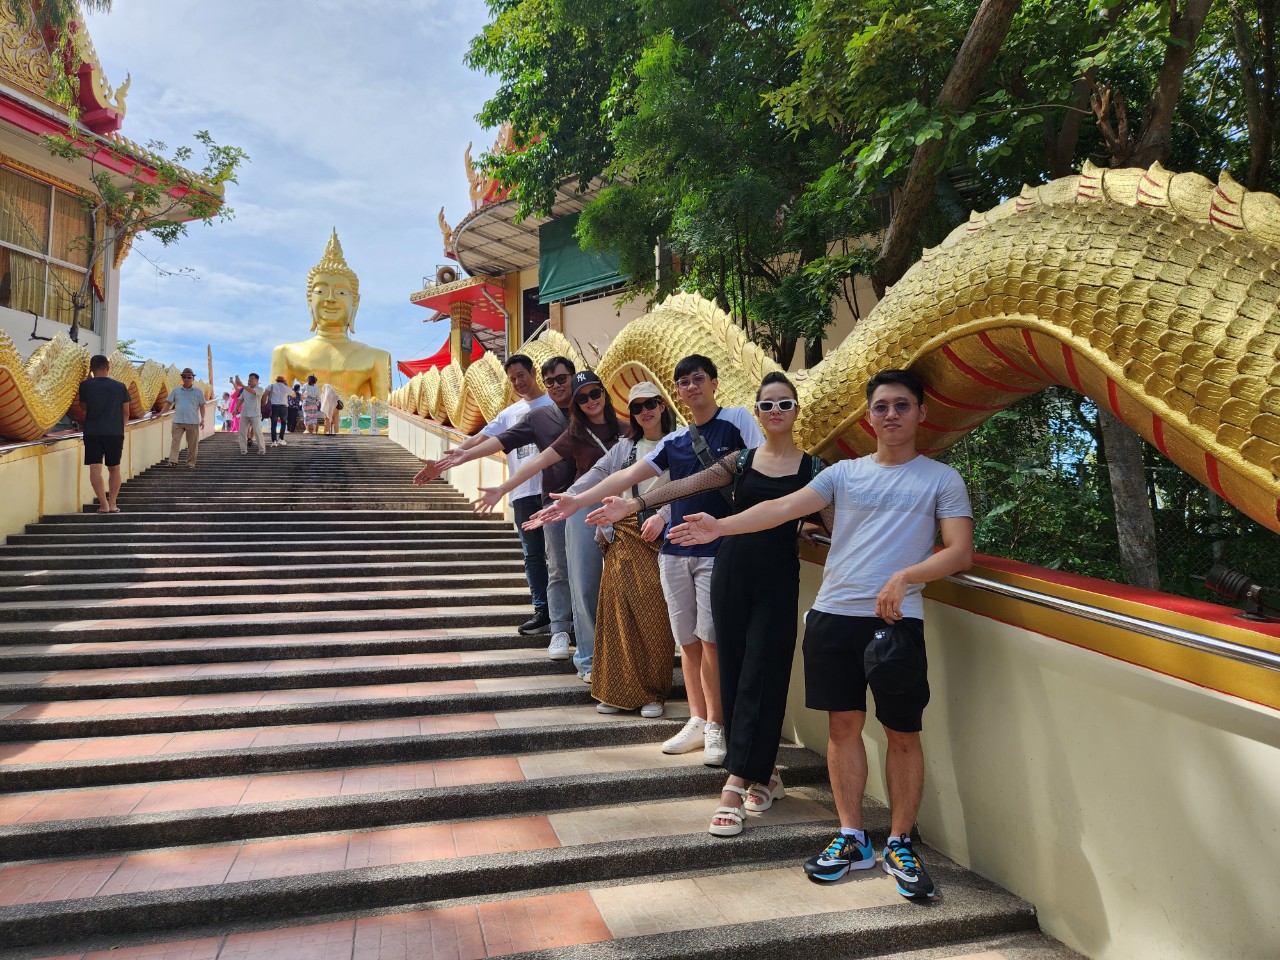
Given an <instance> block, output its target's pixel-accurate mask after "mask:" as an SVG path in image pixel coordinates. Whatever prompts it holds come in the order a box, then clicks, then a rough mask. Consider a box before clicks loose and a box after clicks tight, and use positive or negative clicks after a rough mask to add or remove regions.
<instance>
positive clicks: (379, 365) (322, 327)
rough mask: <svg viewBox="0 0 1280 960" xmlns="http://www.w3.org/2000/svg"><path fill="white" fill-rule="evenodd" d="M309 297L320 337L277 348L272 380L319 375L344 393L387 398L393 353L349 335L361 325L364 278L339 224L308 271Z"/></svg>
mask: <svg viewBox="0 0 1280 960" xmlns="http://www.w3.org/2000/svg"><path fill="white" fill-rule="evenodd" d="M307 301H308V303H310V305H311V329H312V331H314V332H315V336H314V337H312V338H311V339H310V340H303V341H301V342H299V343H282V344H281V345H280V346H278V347H276V348H275V350H274V351H272V354H271V379H273V380H274V379H275V378H276V377H284V378H285V382H286V383H292V382H293V381H294V380H301V381H303V382H305V381H306V379H307V375H308V374H312V373H314V374H315V375H316V379H317V380H318V381H319V382H320V383H321V384H325V383H327V384H329V385H330V386H332V387H333V389H334V390H336V391H337V392H338V396H340V397H349V396H352V395H353V394H354V395H356V396H360V397H381V398H385V397H386V396H387V395H388V394H389V393H390V392H391V354H389V353H387V351H386V350H380V349H379V348H377V347H371V346H369V345H368V344H367V343H361V342H360V341H358V340H352V339H351V338H350V337H349V336H348V334H349V333H350V332H351V331H353V330H355V328H356V322H355V321H356V309H357V308H358V307H359V306H360V281H359V280H358V279H357V278H356V275H355V271H353V270H352V269H351V268H350V267H349V266H347V261H346V258H345V257H344V256H343V255H342V244H341V243H339V242H338V231H337V228H335V229H334V231H333V232H332V233H331V234H330V235H329V244H328V246H326V247H325V250H324V256H323V257H321V258H320V262H319V263H317V264H316V265H315V266H314V267H312V268H311V271H310V272H309V273H308V274H307Z"/></svg>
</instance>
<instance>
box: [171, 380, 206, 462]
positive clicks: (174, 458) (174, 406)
mask: <svg viewBox="0 0 1280 960" xmlns="http://www.w3.org/2000/svg"><path fill="white" fill-rule="evenodd" d="M195 382H196V374H195V371H194V370H192V369H191V368H190V367H187V368H186V369H185V370H183V371H182V386H180V387H174V388H173V389H172V390H170V391H169V396H168V397H167V398H166V399H165V402H164V411H162V412H167V411H169V410H172V411H174V413H173V425H172V428H171V430H170V443H169V459H168V460H167V461H166V463H167V465H168V466H170V467H176V466H177V465H178V449H179V447H180V446H181V444H182V440H183V438H186V441H187V466H188V467H191V468H192V469H193V470H194V469H195V466H196V458H197V457H198V456H199V450H200V427H201V425H202V423H203V421H204V404H205V396H204V391H203V390H201V389H199V388H198V387H196V386H195Z"/></svg>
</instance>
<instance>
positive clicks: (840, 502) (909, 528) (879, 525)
mask: <svg viewBox="0 0 1280 960" xmlns="http://www.w3.org/2000/svg"><path fill="white" fill-rule="evenodd" d="M809 489H810V490H815V491H817V492H818V493H819V494H821V495H822V499H824V500H826V501H827V503H829V504H833V505H834V506H835V529H834V530H832V531H831V550H830V552H829V553H828V554H827V565H826V569H825V570H824V571H823V575H822V587H821V589H819V590H818V597H817V599H816V600H814V602H813V609H815V610H821V611H822V612H823V613H835V614H839V615H841V616H845V617H874V616H875V615H876V596H877V595H879V593H880V591H881V590H882V589H883V588H884V585H885V583H887V582H888V580H889V577H891V576H893V574H895V573H897V572H898V571H899V570H902V569H903V568H905V567H910V566H912V565H914V564H917V563H920V562H921V561H923V560H925V559H927V558H928V557H929V555H930V554H931V553H932V552H933V546H934V542H935V541H936V540H937V536H938V521H939V520H945V519H947V518H949V517H972V516H973V508H972V507H970V505H969V491H968V490H966V489H965V485H964V480H963V479H962V478H961V476H960V474H959V473H957V472H956V471H955V470H954V469H953V468H952V467H948V466H947V465H946V464H944V463H938V461H936V460H930V459H929V458H928V457H926V456H923V455H918V456H916V458H915V459H913V460H909V461H907V462H906V463H904V464H901V465H900V466H896V467H882V466H880V465H879V464H878V463H876V462H875V460H873V459H872V458H871V457H859V458H858V459H856V460H842V461H840V462H839V463H836V464H833V465H832V466H830V467H827V469H826V470H823V471H822V473H820V474H818V475H817V476H816V477H814V478H813V482H812V483H810V484H809ZM923 590H924V585H923V584H919V583H916V584H912V585H911V586H909V587H908V588H907V595H906V597H905V599H903V601H902V615H903V616H904V617H917V618H920V619H923V618H924V600H923V599H922V598H921V596H920V594H921V592H922V591H923Z"/></svg>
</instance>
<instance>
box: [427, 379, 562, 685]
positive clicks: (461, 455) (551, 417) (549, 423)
mask: <svg viewBox="0 0 1280 960" xmlns="http://www.w3.org/2000/svg"><path fill="white" fill-rule="evenodd" d="M539 372H540V373H541V374H542V382H543V385H544V386H545V387H546V390H547V396H549V397H550V398H551V404H550V405H548V406H544V407H540V408H539V409H537V410H530V411H529V412H528V413H527V414H526V415H525V416H524V418H523V419H522V420H520V421H519V422H518V423H517V424H516V425H515V426H513V427H511V428H509V429H508V430H506V431H504V432H503V433H501V434H499V435H498V436H496V437H486V438H484V439H483V440H481V441H480V442H479V443H476V444H475V445H474V446H472V445H469V444H468V445H465V446H466V447H467V448H466V449H463V448H462V447H455V448H454V449H453V450H450V451H449V452H448V453H446V454H445V455H444V456H443V457H441V458H440V459H439V460H435V461H432V460H428V461H426V466H424V467H423V468H422V469H421V470H419V471H418V473H417V475H416V476H414V478H413V482H414V484H415V485H421V484H424V483H426V482H427V481H429V480H434V479H436V478H437V477H439V476H440V475H441V474H443V473H444V472H445V471H446V470H449V469H450V468H452V467H456V466H458V465H460V464H463V463H467V462H469V461H471V460H475V459H477V458H479V457H486V456H489V455H490V454H494V453H498V452H499V451H506V452H507V453H510V452H511V451H512V450H516V449H520V448H525V447H528V446H529V445H530V444H532V445H534V446H536V447H537V448H538V449H539V450H546V449H548V448H549V447H550V446H551V445H552V444H553V443H555V442H556V440H558V439H559V438H560V435H561V434H563V433H564V428H565V427H566V426H567V425H568V423H569V407H570V405H571V403H572V394H573V386H572V384H571V383H570V381H571V380H572V379H573V376H574V372H575V368H574V365H573V361H572V360H570V359H568V358H567V357H551V358H550V359H548V360H544V361H543V362H542V366H541V367H540V368H539ZM522 463H523V460H522ZM573 479H574V472H573V465H572V463H568V462H564V461H559V460H558V461H557V462H555V463H552V464H551V465H550V466H549V467H547V468H546V469H545V470H543V471H542V495H543V498H544V501H545V498H546V496H547V494H550V493H559V492H561V491H562V490H565V489H566V488H567V487H568V486H569V484H571V483H573ZM542 540H543V545H544V547H545V548H546V558H547V614H548V616H550V617H551V624H550V630H551V643H550V644H549V645H548V646H547V657H548V658H549V659H551V660H568V659H569V656H570V653H569V631H571V630H572V629H573V596H572V591H571V590H570V589H569V559H568V554H567V551H566V548H565V524H564V522H563V521H561V522H559V523H548V524H544V525H543V527H542Z"/></svg>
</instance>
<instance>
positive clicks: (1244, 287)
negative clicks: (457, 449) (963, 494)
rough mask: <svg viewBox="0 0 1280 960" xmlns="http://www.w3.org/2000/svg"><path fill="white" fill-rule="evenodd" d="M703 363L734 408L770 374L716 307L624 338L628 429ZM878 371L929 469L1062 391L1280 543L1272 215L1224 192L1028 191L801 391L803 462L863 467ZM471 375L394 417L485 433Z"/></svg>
mask: <svg viewBox="0 0 1280 960" xmlns="http://www.w3.org/2000/svg"><path fill="white" fill-rule="evenodd" d="M561 339H563V338H561ZM526 347H527V348H529V349H530V350H532V349H533V348H534V347H535V345H534V344H527V345H526ZM522 349H525V348H522ZM556 352H559V351H558V350H557V351H556ZM695 352H696V353H703V354H706V355H707V356H709V357H711V358H712V359H713V360H714V361H715V362H716V364H717V366H718V367H719V368H720V396H721V402H722V403H725V404H749V403H750V402H751V400H752V399H753V398H754V396H755V388H756V385H757V384H758V383H759V380H760V377H761V376H762V375H763V374H764V373H766V372H767V371H769V370H776V369H779V368H778V365H777V364H776V363H774V362H773V361H772V360H770V359H769V358H768V357H766V356H765V355H764V353H763V352H762V351H761V350H760V349H759V348H758V347H756V346H755V345H754V344H751V343H748V342H746V340H745V337H744V336H743V333H742V330H741V329H740V328H739V327H737V326H736V325H735V324H733V322H732V321H731V320H730V318H729V317H727V316H726V315H725V314H724V313H722V312H721V311H719V310H718V309H716V308H715V306H714V305H712V304H710V303H708V302H707V301H705V300H703V299H702V298H700V297H696V296H691V295H688V294H679V295H676V296H673V297H670V298H668V299H667V300H666V301H664V302H663V303H662V304H661V305H660V306H658V307H657V308H656V309H655V310H653V311H652V312H651V313H649V314H647V315H646V316H644V317H641V318H640V319H638V320H635V321H633V322H632V323H630V324H628V325H627V326H626V327H625V328H624V329H623V330H622V331H621V332H620V333H619V334H618V336H617V337H616V338H615V339H614V341H613V343H612V345H611V346H610V347H609V349H608V351H607V352H606V353H605V355H604V356H603V357H602V358H601V360H600V363H599V368H598V372H599V374H600V376H601V378H602V379H603V380H604V382H605V383H606V384H608V385H609V387H610V389H611V390H612V393H613V396H614V398H615V404H616V405H617V406H618V407H619V409H622V407H623V402H622V400H621V399H620V398H624V397H625V396H626V390H627V387H628V385H629V384H631V383H634V382H635V381H636V380H652V381H653V382H655V383H657V384H658V385H659V386H660V387H661V388H662V389H663V390H664V391H666V392H667V393H668V395H669V396H668V398H669V399H670V400H672V401H675V400H676V398H675V397H674V396H671V394H672V393H673V391H672V389H671V371H672V369H673V368H674V365H675V362H676V361H677V360H678V359H679V358H680V357H682V356H685V355H687V354H689V353H695ZM476 366H477V365H475V364H473V365H472V368H471V370H475V368H476ZM494 366H496V361H494V362H493V363H492V364H490V367H491V368H492V367H494ZM886 367H912V368H914V369H915V370H916V371H917V372H919V373H920V374H921V375H922V376H923V377H924V378H925V380H926V382H927V383H929V384H930V388H929V417H928V421H927V423H926V424H925V437H926V441H925V442H926V447H927V450H928V452H930V453H937V452H940V451H942V450H945V449H947V448H948V447H949V446H951V445H952V444H953V443H955V442H956V441H957V440H959V439H960V438H961V437H963V436H964V435H965V434H967V433H968V432H969V431H970V430H972V429H974V428H975V427H977V426H978V425H979V424H981V423H982V422H983V421H985V420H986V419H987V418H988V417H990V416H991V415H992V414H994V413H996V412H997V411H999V410H1003V409H1004V408H1005V407H1007V406H1009V405H1010V404H1012V403H1013V402H1015V401H1016V400H1018V399H1020V398H1022V397H1025V396H1028V395H1030V394H1033V393H1036V392H1038V391H1040V390H1042V389H1044V388H1045V387H1047V386H1050V385H1053V384H1058V385H1062V386H1066V387H1069V388H1072V389H1074V390H1077V391H1079V392H1080V393H1082V394H1085V395H1086V396H1088V397H1090V398H1091V399H1092V400H1093V401H1094V402H1096V403H1097V404H1099V406H1101V407H1104V408H1106V409H1109V410H1111V411H1112V412H1114V413H1115V414H1117V415H1118V416H1119V417H1120V418H1121V419H1123V420H1124V421H1125V422H1126V423H1127V424H1128V425H1129V426H1130V427H1132V428H1133V429H1134V430H1136V431H1137V432H1138V433H1139V434H1141V435H1142V436H1143V437H1144V438H1145V439H1146V440H1147V441H1148V442H1150V443H1152V444H1153V445H1155V446H1156V447H1157V448H1158V449H1159V450H1160V451H1161V452H1163V453H1164V454H1165V455H1166V456H1168V457H1169V458H1170V459H1171V460H1173V461H1174V462H1175V463H1177V464H1178V465H1179V466H1180V467H1181V468H1182V469H1184V470H1186V471H1187V472H1188V473H1190V474H1192V475H1193V476H1195V477H1196V478H1197V479H1198V480H1200V481H1201V482H1202V483H1204V484H1205V485H1207V486H1208V487H1210V488H1211V489H1213V490H1215V491H1216V492H1217V493H1218V494H1219V495H1220V496H1222V497H1223V498H1224V499H1225V500H1227V501H1228V502H1230V503H1232V504H1234V505H1235V506H1236V507H1238V508H1239V509H1241V510H1242V511H1244V512H1245V513H1247V514H1248V515H1249V516H1251V517H1252V518H1253V519H1255V520H1257V521H1258V522H1259V523H1262V524H1264V525H1266V526H1267V527H1269V528H1270V529H1272V530H1274V531H1277V532H1280V200H1278V199H1277V198H1276V197H1274V196H1272V195H1270V194H1261V193H1251V192H1249V191H1247V190H1245V189H1244V188H1243V187H1241V186H1240V185H1239V184H1237V183H1236V182H1235V181H1233V180H1232V179H1231V178H1230V177H1229V176H1228V175H1227V174H1225V173H1224V174H1223V175H1222V177H1221V179H1220V180H1219V182H1218V183H1217V184H1214V183H1212V182H1210V181H1209V180H1206V179H1205V178H1204V177H1201V176H1199V175H1197V174H1175V173H1172V172H1170V171H1168V170H1165V169H1163V168H1162V167H1160V166H1159V165H1156V166H1153V167H1151V168H1150V169H1149V170H1141V169H1122V170H1102V169H1100V168H1097V167H1095V166H1093V165H1092V164H1086V165H1085V167H1084V169H1083V171H1082V172H1081V173H1080V174H1079V175H1077V176H1071V177H1065V178H1063V179H1060V180H1055V181H1053V182H1051V183H1048V184H1045V185H1044V186H1042V187H1037V188H1031V187H1024V188H1023V190H1022V193H1021V194H1020V195H1019V196H1017V197H1015V198H1013V199H1011V200H1008V201H1006V202H1005V203H1002V204H1001V205H1000V206H998V207H996V208H995V209H993V210H991V211H989V212H987V213H985V214H974V215H973V216H972V217H971V218H970V221H969V223H967V224H965V225H963V226H961V227H958V228H957V229H956V230H955V231H953V232H952V233H951V235H950V236H948V237H947V238H946V240H944V241H943V242H942V243H941V244H940V245H939V246H938V247H936V248H934V249H931V250H927V251H926V252H925V254H924V256H923V257H922V258H921V260H920V262H919V263H917V264H916V265H915V266H913V267H912V268H911V270H909V271H908V272H907V274H906V275H905V276H904V277H903V278H902V280H901V281H899V283H898V284H897V285H896V286H895V287H894V288H893V289H892V290H891V291H890V292H889V294H888V295H887V296H886V297H885V299H884V300H882V301H881V302H880V303H879V304H878V305H877V306H876V308H875V309H874V310H873V311H872V312H871V313H870V314H869V315H868V316H867V317H866V319H865V320H863V322H862V323H860V324H859V325H858V327H857V328H856V329H855V330H854V331H853V333H851V334H850V335H849V337H848V338H847V339H846V340H845V341H844V342H843V343H842V344H840V346H839V347H838V348H836V350H834V351H833V352H832V353H831V355H830V356H828V357H827V358H826V359H825V360H824V361H823V362H822V363H820V364H819V365H818V366H816V367H814V368H813V369H812V370H808V371H803V372H801V373H800V374H799V375H798V376H797V378H796V379H797V386H798V389H799V393H800V400H801V411H800V419H799V421H798V423H797V436H798V439H799V440H800V442H801V445H802V446H804V447H805V448H806V449H807V450H809V451H811V452H814V453H817V454H820V455H822V456H824V457H827V458H829V459H839V458H841V457H844V456H856V455H860V454H866V453H868V452H869V451H871V450H872V449H873V448H874V445H875V442H874V438H873V435H872V432H871V427H870V423H869V421H868V419H867V410H866V400H865V395H864V392H863V391H864V385H865V384H866V381H867V379H868V378H869V377H870V376H871V375H872V374H873V373H875V372H876V371H877V370H880V369H883V368H886ZM471 370H468V372H467V374H468V376H467V378H461V377H459V376H458V375H457V373H456V372H455V373H449V372H448V371H446V373H445V374H443V375H440V381H441V383H440V385H439V387H433V386H432V385H430V384H429V383H420V384H418V385H417V387H416V388H415V385H414V383H411V384H410V385H409V386H408V387H407V388H401V390H399V391H397V392H396V394H395V395H393V398H392V401H393V406H399V407H400V408H401V409H406V410H411V411H414V412H418V413H422V414H424V415H426V414H428V413H430V415H432V416H436V417H437V418H443V419H448V420H450V422H452V423H454V424H455V425H456V426H458V427H460V428H461V429H464V430H467V431H472V430H474V429H477V428H478V427H479V426H480V423H481V422H482V418H484V417H488V416H492V412H493V409H495V407H494V401H493V390H492V388H491V387H488V386H486V387H485V388H484V389H485V390H486V391H488V392H486V393H484V394H483V396H482V395H480V393H479V391H478V390H477V393H476V395H475V396H474V397H469V396H468V395H467V390H468V388H470V387H471V379H470V378H471ZM491 375H492V374H491V373H490V374H486V375H485V376H491ZM414 379H415V381H418V380H419V379H420V378H414ZM480 379H481V378H480V377H477V378H476V381H477V383H478V382H479V381H480ZM446 380H449V381H450V387H449V393H448V396H449V397H450V403H452V404H453V406H442V405H437V403H436V395H435V393H433V392H432V391H433V389H434V390H436V391H438V392H439V393H440V394H441V395H442V396H443V395H444V394H445V388H444V383H445V381H446ZM424 397H430V400H431V402H430V403H427V402H426V401H424ZM454 397H456V399H453V398H454ZM498 406H500V403H498ZM442 414H443V417H442ZM455 414H457V416H456V417H455Z"/></svg>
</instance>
